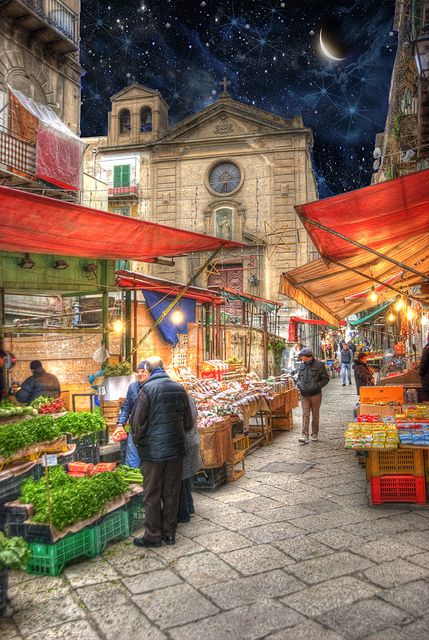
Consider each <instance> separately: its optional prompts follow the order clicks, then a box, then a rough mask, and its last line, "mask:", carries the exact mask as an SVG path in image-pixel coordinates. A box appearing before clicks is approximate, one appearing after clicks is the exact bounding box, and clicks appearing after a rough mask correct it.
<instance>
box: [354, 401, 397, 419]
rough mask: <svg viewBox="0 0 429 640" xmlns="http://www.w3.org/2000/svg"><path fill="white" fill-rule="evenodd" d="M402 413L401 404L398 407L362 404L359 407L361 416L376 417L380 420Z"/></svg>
mask: <svg viewBox="0 0 429 640" xmlns="http://www.w3.org/2000/svg"><path fill="white" fill-rule="evenodd" d="M401 412H402V406H401V405H400V404H397V405H393V406H391V405H388V404H367V403H361V405H360V407H359V415H360V416H362V415H368V414H369V415H375V416H379V417H380V418H387V417H390V416H395V415H396V414H397V413H401Z"/></svg>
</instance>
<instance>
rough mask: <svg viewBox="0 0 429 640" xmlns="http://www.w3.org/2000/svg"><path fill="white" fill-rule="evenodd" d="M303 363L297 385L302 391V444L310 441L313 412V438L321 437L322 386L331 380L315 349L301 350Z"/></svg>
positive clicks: (300, 440)
mask: <svg viewBox="0 0 429 640" xmlns="http://www.w3.org/2000/svg"><path fill="white" fill-rule="evenodd" d="M299 355H300V358H301V360H302V364H301V366H300V368H299V371H298V382H297V386H298V389H299V391H300V393H301V406H302V436H301V437H300V438H298V442H299V443H300V444H308V443H309V439H308V438H309V426H310V414H311V439H312V441H313V442H317V440H318V439H319V414H320V405H321V403H322V388H323V387H325V386H326V385H327V384H328V382H329V375H328V372H327V371H326V366H325V365H324V363H323V362H320V360H316V358H315V357H314V354H313V351H312V350H311V349H310V348H309V347H305V348H304V349H302V350H301V352H300V354H299Z"/></svg>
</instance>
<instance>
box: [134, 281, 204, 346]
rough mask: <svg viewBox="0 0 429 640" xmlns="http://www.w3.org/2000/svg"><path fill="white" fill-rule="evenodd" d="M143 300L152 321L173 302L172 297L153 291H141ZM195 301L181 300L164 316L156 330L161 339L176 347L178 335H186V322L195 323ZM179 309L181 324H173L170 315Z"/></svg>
mask: <svg viewBox="0 0 429 640" xmlns="http://www.w3.org/2000/svg"><path fill="white" fill-rule="evenodd" d="M142 293H143V296H144V299H145V301H146V304H147V306H148V308H149V312H150V314H151V316H152V318H153V319H154V320H158V318H159V317H160V316H161V314H162V313H163V312H164V311H165V310H166V309H167V307H168V306H169V305H170V304H171V303H172V302H173V300H174V297H173V296H165V295H163V294H162V293H155V292H154V291H147V290H146V289H143V290H142ZM195 308H196V302H195V300H189V299H185V298H182V299H181V300H180V301H179V302H178V303H177V304H176V305H175V306H174V307H173V309H172V310H171V311H170V312H169V313H168V314H167V315H166V316H165V318H164V319H163V320H162V321H161V322H160V323H159V325H158V329H159V330H160V332H161V335H162V337H163V338H164V340H166V341H167V342H168V343H169V344H172V345H176V344H177V342H178V341H179V338H178V334H179V333H188V322H195ZM178 309H180V311H181V312H182V314H183V322H180V323H179V324H178V323H174V322H173V321H172V319H171V316H172V314H173V313H174V312H175V311H177V310H178Z"/></svg>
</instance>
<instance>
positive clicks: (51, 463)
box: [43, 453, 58, 467]
mask: <svg viewBox="0 0 429 640" xmlns="http://www.w3.org/2000/svg"><path fill="white" fill-rule="evenodd" d="M57 464H58V456H57V455H56V454H55V453H49V454H45V455H44V456H43V466H45V467H55V465H57Z"/></svg>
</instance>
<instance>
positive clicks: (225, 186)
mask: <svg viewBox="0 0 429 640" xmlns="http://www.w3.org/2000/svg"><path fill="white" fill-rule="evenodd" d="M240 182H241V172H240V169H239V168H238V167H237V165H236V164H234V163H232V162H220V163H219V164H217V165H216V166H215V167H213V169H212V170H211V171H210V175H209V185H210V187H211V189H212V190H213V191H214V192H215V193H232V191H235V190H236V189H237V188H238V187H239V186H240Z"/></svg>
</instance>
